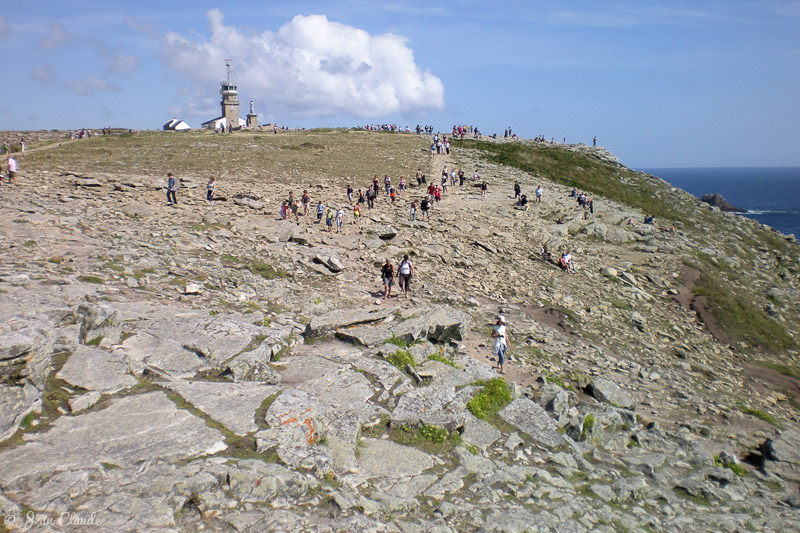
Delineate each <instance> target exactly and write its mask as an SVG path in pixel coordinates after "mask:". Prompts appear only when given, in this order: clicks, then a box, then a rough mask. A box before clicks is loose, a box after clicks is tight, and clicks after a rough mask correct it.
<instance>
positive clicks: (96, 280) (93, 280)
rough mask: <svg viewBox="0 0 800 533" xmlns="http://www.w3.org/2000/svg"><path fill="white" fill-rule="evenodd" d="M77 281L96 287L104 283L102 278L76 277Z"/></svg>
mask: <svg viewBox="0 0 800 533" xmlns="http://www.w3.org/2000/svg"><path fill="white" fill-rule="evenodd" d="M78 279H79V280H80V281H82V282H84V283H97V284H98V285H102V284H104V283H105V280H104V279H103V278H98V277H97V276H78Z"/></svg>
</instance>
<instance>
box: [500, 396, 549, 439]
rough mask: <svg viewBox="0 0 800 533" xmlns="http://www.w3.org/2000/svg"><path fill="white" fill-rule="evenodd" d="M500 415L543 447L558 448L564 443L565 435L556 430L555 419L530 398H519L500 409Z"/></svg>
mask: <svg viewBox="0 0 800 533" xmlns="http://www.w3.org/2000/svg"><path fill="white" fill-rule="evenodd" d="M499 414H500V417H501V418H502V419H503V420H505V421H506V422H508V423H509V424H511V425H512V426H514V427H516V428H517V429H518V430H520V431H522V432H523V433H525V434H527V435H528V436H530V437H531V439H532V440H533V441H534V442H535V443H536V444H537V445H539V446H542V447H543V448H550V449H552V448H556V447H558V446H560V445H561V444H564V437H563V436H562V435H561V434H559V433H558V431H556V429H557V428H556V425H555V423H554V422H553V419H552V418H551V417H550V415H548V414H547V413H546V412H545V410H544V409H543V408H542V407H541V406H540V405H539V404H537V403H535V402H533V401H531V400H529V399H528V398H517V399H516V400H514V401H512V402H511V403H510V404H508V405H507V406H506V407H504V408H503V410H502V411H500V413H499Z"/></svg>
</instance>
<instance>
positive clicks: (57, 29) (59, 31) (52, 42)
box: [39, 22, 75, 50]
mask: <svg viewBox="0 0 800 533" xmlns="http://www.w3.org/2000/svg"><path fill="white" fill-rule="evenodd" d="M74 38H75V36H74V35H72V34H71V33H70V32H69V31H68V30H67V29H66V28H65V27H64V26H62V25H61V24H58V23H56V22H51V23H49V24H48V25H47V33H46V34H45V35H44V36H43V37H42V38H41V39H40V40H39V48H41V49H42V50H51V49H53V48H58V47H59V46H61V45H64V44H66V43H68V42H70V41H71V40H73V39H74Z"/></svg>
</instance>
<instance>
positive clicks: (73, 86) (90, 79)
mask: <svg viewBox="0 0 800 533" xmlns="http://www.w3.org/2000/svg"><path fill="white" fill-rule="evenodd" d="M64 88H65V89H68V90H70V91H72V92H74V93H75V94H80V95H89V94H94V93H96V92H100V91H119V89H120V88H119V87H118V86H116V85H114V84H113V83H109V82H107V81H106V80H103V79H100V78H98V77H96V76H87V77H85V78H81V79H79V80H71V81H68V82H65V83H64Z"/></svg>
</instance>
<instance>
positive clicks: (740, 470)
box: [714, 455, 747, 477]
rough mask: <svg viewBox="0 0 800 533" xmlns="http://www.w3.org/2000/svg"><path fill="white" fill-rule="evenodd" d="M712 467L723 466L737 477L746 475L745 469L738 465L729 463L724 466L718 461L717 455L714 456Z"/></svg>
mask: <svg viewBox="0 0 800 533" xmlns="http://www.w3.org/2000/svg"><path fill="white" fill-rule="evenodd" d="M714 466H724V467H726V468H728V469H729V470H730V471H731V472H733V473H734V474H736V475H737V476H738V477H744V476H746V475H747V469H746V468H745V467H743V466H742V465H740V464H735V463H729V464H727V465H726V464H724V463H723V462H722V460H720V458H719V455H715V456H714Z"/></svg>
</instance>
